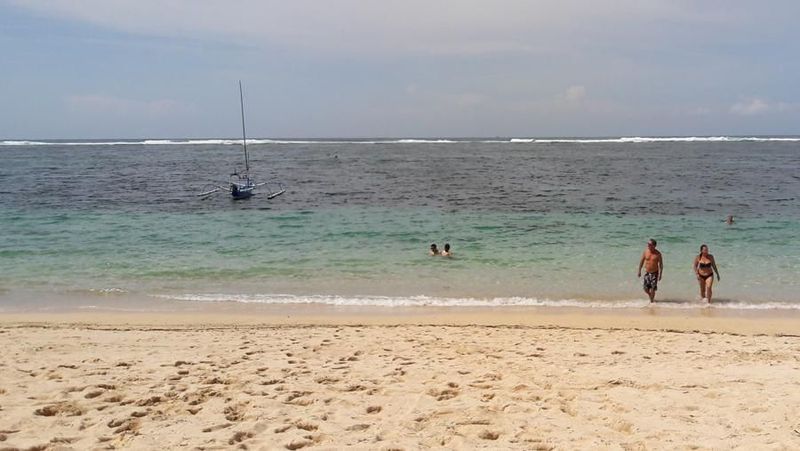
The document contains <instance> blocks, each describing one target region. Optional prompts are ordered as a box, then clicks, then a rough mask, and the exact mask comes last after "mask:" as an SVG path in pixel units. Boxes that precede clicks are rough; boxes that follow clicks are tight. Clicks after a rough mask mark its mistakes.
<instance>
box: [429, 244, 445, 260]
mask: <svg viewBox="0 0 800 451" xmlns="http://www.w3.org/2000/svg"><path fill="white" fill-rule="evenodd" d="M428 255H430V256H431V257H433V256H434V255H442V253H441V252H439V248H438V247H436V243H432V244H431V250H430V251H429V252H428Z"/></svg>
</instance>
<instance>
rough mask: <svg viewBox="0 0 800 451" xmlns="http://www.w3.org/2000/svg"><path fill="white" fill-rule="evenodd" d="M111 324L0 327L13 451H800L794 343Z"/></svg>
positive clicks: (799, 379)
mask: <svg viewBox="0 0 800 451" xmlns="http://www.w3.org/2000/svg"><path fill="white" fill-rule="evenodd" d="M101 316H102V315H100V316H96V317H93V318H92V321H93V322H92V323H88V324H82V325H72V324H68V323H69V321H64V319H65V318H66V319H68V318H70V317H68V316H67V317H61V318H62V321H56V320H54V317H52V316H50V317H42V316H36V315H29V316H28V317H26V320H25V321H23V320H21V317H19V316H17V317H11V316H5V317H3V318H0V319H2V321H0V323H2V324H0V344H1V345H2V346H0V357H2V358H0V449H2V448H4V447H8V448H12V449H13V448H18V449H28V448H31V447H39V448H35V449H95V448H107V447H114V448H127V449H176V448H189V449H231V448H235V447H242V448H245V447H246V448H247V449H287V448H288V449H298V448H301V447H302V448H304V449H340V448H343V447H355V448H358V449H384V450H388V449H407V450H409V449H419V448H428V447H441V446H446V447H449V448H455V449H468V448H491V449H509V448H511V449H729V448H736V447H739V448H741V449H800V416H798V414H799V413H800V410H798V409H800V407H798V406H800V338H798V337H797V336H780V335H775V334H774V333H771V334H768V335H732V334H726V333H699V332H666V331H645V330H634V329H629V328H623V329H612V328H611V325H606V327H603V328H599V329H588V328H577V329H575V328H565V327H560V326H559V327H529V326H497V327H495V326H486V325H473V326H469V325H467V326H447V325H413V324H403V325H398V326H391V325H367V326H354V325H331V324H324V323H322V322H321V323H318V324H316V325H305V326H304V325H291V324H289V325H261V326H241V325H238V326H237V325H235V324H232V323H235V322H236V321H234V320H233V319H232V318H230V317H228V318H227V323H226V321H223V320H221V319H219V318H217V321H216V323H218V324H217V326H215V327H209V326H200V325H192V323H197V322H198V319H197V318H196V317H195V318H194V319H191V320H186V321H183V323H184V324H183V325H181V326H180V327H174V326H169V327H165V326H164V324H163V322H164V320H163V316H162V317H161V321H153V318H150V320H151V321H150V326H143V325H135V326H130V327H120V326H119V323H120V322H121V321H124V322H127V321H129V320H130V318H131V316H126V317H124V318H127V319H121V318H123V317H121V316H119V315H110V316H106V317H105V321H102V320H101V319H103V318H102V317H101ZM597 318H598V317H597V316H585V315H584V316H580V315H578V316H577V317H576V316H575V315H554V316H553V317H552V318H550V319H548V320H546V321H549V322H555V323H562V324H563V323H570V322H576V323H578V324H570V325H571V326H572V327H580V323H581V321H583V322H584V323H586V322H588V323H590V324H591V323H592V321H598V319H597ZM412 319H413V318H412ZM416 319H417V322H422V321H419V320H420V318H416ZM440 319H442V320H443V321H445V322H447V321H449V322H451V323H459V321H463V318H461V319H460V320H459V319H458V318H450V319H449V320H448V319H447V318H440ZM139 320H140V321H144V320H143V319H142V318H139ZM273 320H275V318H273ZM406 320H409V319H408V318H406ZM661 320H664V319H663V318H661ZM262 321H263V318H262ZM304 321H308V318H305V320H304ZM338 321H339V322H344V323H348V322H353V321H354V320H353V319H352V318H350V319H346V318H345V319H343V318H339V319H338ZM358 321H360V322H366V323H369V322H370V321H365V320H364V318H360V319H358ZM383 321H384V320H378V319H373V321H372V322H374V323H382V322H383ZM409 321H410V320H409ZM604 321H609V320H608V318H606V319H605V320H604ZM628 321H631V319H630V318H628V319H626V318H619V317H617V321H616V323H614V321H612V325H614V324H616V326H619V325H620V324H623V323H627V322H628ZM642 321H645V323H646V322H647V321H648V320H642ZM653 321H658V319H655V320H653ZM675 321H676V322H677V321H678V320H675ZM698 321H701V320H698ZM741 321H742V320H741V319H735V318H734V319H728V320H727V323H726V322H725V321H722V322H720V323H714V322H713V321H712V322H711V324H712V326H716V327H717V328H718V329H725V327H723V326H724V324H727V325H728V326H727V327H734V326H735V325H737V324H739V325H740V326H741ZM33 322H36V323H39V324H40V325H34V324H33ZM145 322H147V321H145ZM273 322H277V321H273ZM401 322H402V321H401ZM487 322H491V321H489V320H487ZM495 322H497V323H502V321H499V320H496V321H495ZM745 322H746V321H745ZM114 324H116V325H114ZM220 324H227V325H224V326H223V325H220ZM760 324H762V326H763V327H764V328H767V329H770V328H774V327H777V326H775V324H778V325H779V326H780V327H784V328H786V327H788V326H787V324H786V323H781V322H780V321H779V319H774V320H772V321H761V322H760ZM616 326H615V327H616ZM592 327H597V326H596V325H592ZM751 327H752V325H751ZM780 327H779V328H780ZM795 327H796V325H795ZM710 328H711V329H713V328H714V327H710Z"/></svg>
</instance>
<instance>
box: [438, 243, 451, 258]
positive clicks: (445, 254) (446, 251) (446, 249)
mask: <svg viewBox="0 0 800 451" xmlns="http://www.w3.org/2000/svg"><path fill="white" fill-rule="evenodd" d="M441 255H442V257H452V256H453V253H452V252H450V243H444V250H443V251H442V254H441Z"/></svg>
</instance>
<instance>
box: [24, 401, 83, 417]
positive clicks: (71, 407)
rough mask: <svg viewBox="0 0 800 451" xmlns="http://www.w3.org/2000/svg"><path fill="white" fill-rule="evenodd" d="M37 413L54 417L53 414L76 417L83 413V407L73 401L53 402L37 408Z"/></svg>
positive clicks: (35, 411)
mask: <svg viewBox="0 0 800 451" xmlns="http://www.w3.org/2000/svg"><path fill="white" fill-rule="evenodd" d="M33 413H34V414H35V415H39V416H42V417H53V416H57V415H59V416H67V417H76V416H80V415H83V409H81V408H80V407H79V406H78V405H77V404H75V403H71V402H62V403H57V404H51V405H48V406H44V407H42V408H40V409H36V410H34V411H33Z"/></svg>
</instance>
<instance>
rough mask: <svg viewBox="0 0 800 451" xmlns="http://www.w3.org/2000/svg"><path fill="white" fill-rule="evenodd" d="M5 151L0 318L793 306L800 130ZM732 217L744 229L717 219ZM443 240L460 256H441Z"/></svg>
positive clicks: (120, 144) (76, 145)
mask: <svg viewBox="0 0 800 451" xmlns="http://www.w3.org/2000/svg"><path fill="white" fill-rule="evenodd" d="M248 150H249V151H250V164H251V173H252V174H254V175H255V176H256V178H257V179H259V180H264V181H265V180H267V179H273V178H277V179H279V180H281V181H282V182H283V183H284V184H285V185H286V187H287V192H286V193H285V194H284V195H282V196H280V197H277V198H275V199H271V200H270V199H267V198H266V197H265V196H263V195H262V196H259V195H256V196H254V197H252V198H250V199H247V200H240V201H234V200H232V199H230V197H229V196H226V195H217V196H215V197H212V198H209V199H202V198H199V197H198V196H197V194H198V193H200V192H201V191H203V189H204V187H206V186H207V185H208V184H209V183H210V182H215V181H218V182H224V181H226V180H227V178H228V174H229V173H230V172H232V171H233V170H235V169H236V168H239V169H241V166H242V165H243V164H242V152H241V147H240V145H239V142H238V141H237V140H224V139H209V140H147V141H130V140H113V141H73V142H66V141H0V162H1V163H0V312H13V311H28V310H48V309H59V308H115V309H125V308H130V309H136V308H145V309H148V308H154V309H158V308H161V307H163V308H170V306H175V305H201V304H202V303H206V302H229V303H261V304H298V303H303V304H307V303H312V304H313V303H320V304H330V305H348V306H428V305H430V306H450V307H459V306H469V307H504V306H569V307H587V308H641V307H644V306H646V305H647V304H648V303H647V300H646V295H645V294H644V292H643V291H642V289H641V280H640V279H637V277H636V268H637V264H638V261H639V257H640V255H641V253H642V251H643V250H644V248H645V243H646V241H647V239H649V238H654V239H656V240H658V248H659V249H660V250H661V251H662V252H663V254H664V261H665V271H664V276H663V280H662V281H661V283H660V285H659V291H658V296H657V299H658V300H660V301H662V302H660V303H659V304H658V305H659V306H660V307H664V308H700V307H705V305H704V304H703V303H701V302H700V301H699V299H698V298H699V296H698V288H697V281H696V280H695V277H694V274H693V272H692V261H693V258H694V257H695V256H696V255H697V252H698V250H699V247H700V245H701V244H703V243H706V244H708V246H709V247H710V251H711V253H712V254H714V256H715V257H716V260H717V264H718V267H719V270H720V273H721V276H722V280H721V281H720V282H717V283H715V290H714V297H715V299H714V304H712V306H711V307H710V308H722V309H800V296H798V292H799V291H800V239H798V237H800V221H799V220H800V138H798V137H695V138H669V137H666V138H592V139H571V138H552V139H505V138H497V139H433V140H425V139H405V140H392V139H372V140H366V139H361V140H266V139H261V140H250V141H249V142H248ZM728 215H733V216H734V218H735V223H734V224H732V225H728V224H726V223H725V222H724V219H725V218H726V216H728ZM431 243H437V244H438V245H439V247H440V248H441V247H442V246H443V245H444V244H445V243H450V244H451V246H452V248H453V252H454V257H453V258H449V259H448V258H442V257H429V256H428V254H427V251H428V248H429V246H430V244H431Z"/></svg>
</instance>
